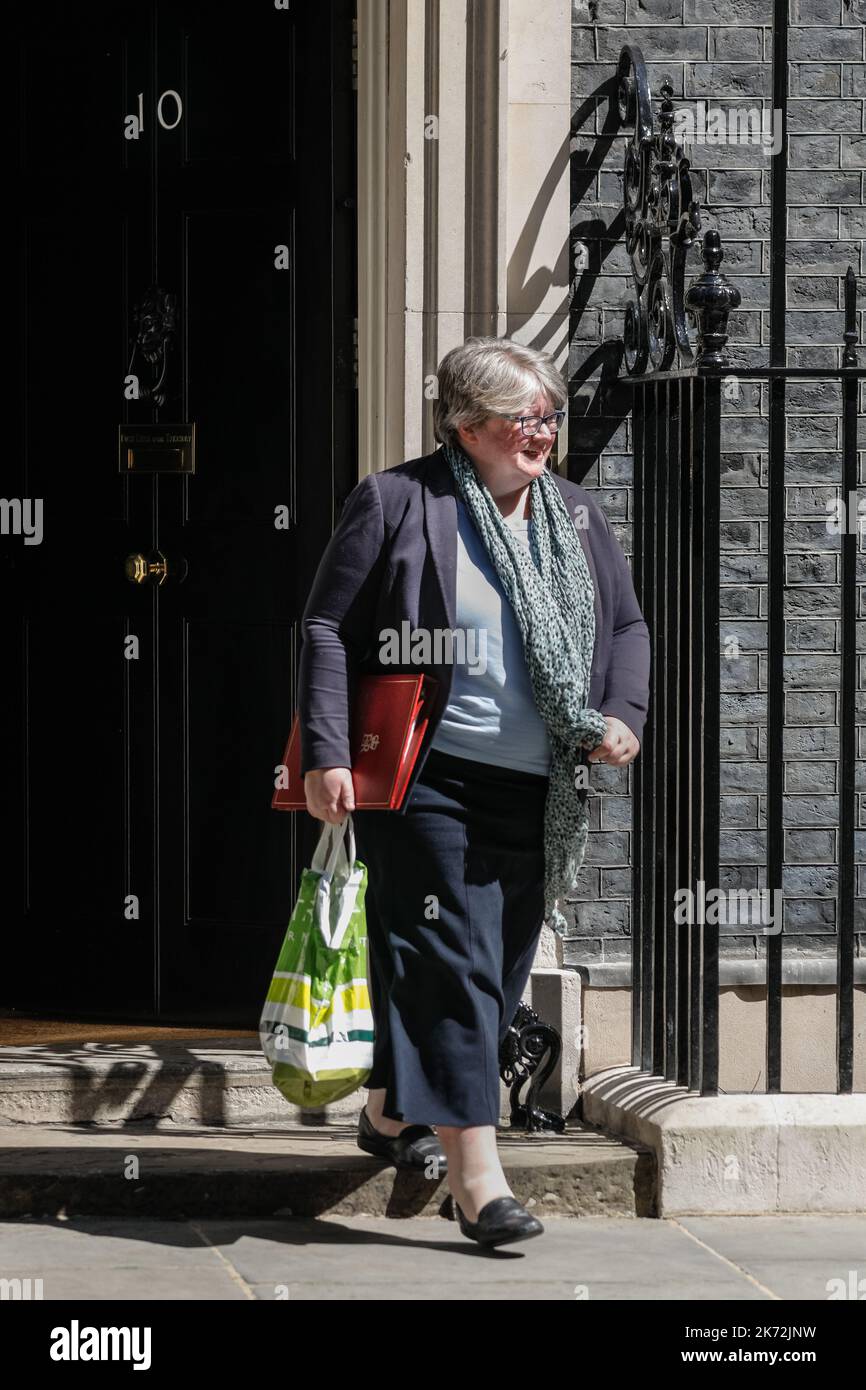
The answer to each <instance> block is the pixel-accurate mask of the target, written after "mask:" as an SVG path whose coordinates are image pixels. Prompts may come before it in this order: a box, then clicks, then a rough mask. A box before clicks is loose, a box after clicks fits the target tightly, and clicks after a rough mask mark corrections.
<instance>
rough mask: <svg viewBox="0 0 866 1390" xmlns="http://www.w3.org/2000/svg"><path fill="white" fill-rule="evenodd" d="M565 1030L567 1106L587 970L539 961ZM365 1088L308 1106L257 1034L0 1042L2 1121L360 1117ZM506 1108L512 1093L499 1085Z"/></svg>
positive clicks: (562, 1071) (544, 992) (532, 995)
mask: <svg viewBox="0 0 866 1390" xmlns="http://www.w3.org/2000/svg"><path fill="white" fill-rule="evenodd" d="M524 997H525V998H526V1002H527V1003H529V1004H531V1005H532V1007H534V1008H535V1009H536V1010H537V1011H538V1013H539V1014H540V1015H541V1017H542V1018H544V1019H545V1020H546V1021H547V1022H550V1023H552V1024H553V1025H554V1027H556V1028H557V1029H558V1030H559V1032H560V1034H561V1036H562V1044H563V1047H562V1056H561V1058H560V1060H559V1062H558V1063H557V1065H556V1068H555V1070H554V1071H553V1073H552V1075H551V1076H550V1078H549V1079H548V1082H547V1084H546V1086H545V1088H544V1090H543V1091H542V1092H541V1094H540V1096H539V1104H540V1105H542V1106H543V1107H545V1108H548V1109H551V1110H554V1111H556V1112H557V1113H559V1114H561V1115H564V1116H567V1115H569V1114H570V1113H573V1112H574V1111H575V1110H576V1107H577V1083H576V1080H575V1078H576V1076H577V1067H578V1054H577V1051H576V1047H575V1034H576V1029H577V1025H578V1023H579V1019H580V978H579V976H578V975H576V974H575V972H574V971H570V970H559V969H550V968H537V967H536V968H535V969H534V970H533V972H532V976H531V979H530V982H529V984H528V986H527V990H526V994H525V996H524ZM365 1099H366V1093H365V1092H364V1091H363V1090H358V1091H355V1092H353V1093H352V1094H351V1095H349V1096H346V1097H345V1098H344V1099H343V1100H341V1101H336V1102H335V1103H334V1104H333V1105H330V1106H328V1109H327V1112H324V1111H321V1112H312V1113H311V1112H309V1111H302V1110H300V1109H299V1108H298V1107H296V1106H293V1105H290V1104H289V1103H288V1101H286V1100H284V1099H283V1097H282V1096H281V1094H280V1092H279V1091H278V1090H277V1088H276V1087H275V1086H274V1084H273V1082H272V1080H271V1071H270V1066H269V1064H268V1061H267V1059H266V1057H265V1056H264V1054H263V1053H262V1051H261V1048H260V1047H259V1044H258V1038H257V1036H253V1037H247V1038H243V1037H241V1038H226V1037H214V1038H213V1039H208V1038H206V1037H203V1036H202V1037H198V1038H196V1039H195V1040H194V1041H191V1042H186V1041H180V1040H174V1039H172V1040H167V1041H154V1042H137V1043H106V1042H94V1043H62V1044H58V1043H54V1044H48V1043H43V1044H33V1045H29V1046H20V1047H0V1125H8V1124H12V1125H19V1124H89V1123H93V1122H98V1123H100V1124H106V1123H107V1124H114V1123H120V1122H122V1121H128V1120H150V1119H155V1120H157V1121H161V1120H166V1121H168V1122H169V1124H183V1125H196V1124H202V1125H216V1126H220V1127H234V1126H237V1127H239V1128H244V1129H246V1128H249V1126H251V1125H258V1126H276V1127H278V1128H280V1129H285V1128H286V1127H287V1126H290V1127H297V1128H306V1127H307V1126H308V1125H309V1124H310V1123H314V1124H328V1123H330V1122H331V1121H332V1120H334V1121H338V1122H339V1121H355V1122H356V1121H357V1118H358V1114H359V1113H360V1110H361V1107H362V1105H363V1104H364V1100H365ZM500 1102H501V1109H500V1116H501V1119H502V1121H503V1123H505V1124H507V1123H508V1112H509V1096H508V1090H507V1088H506V1087H505V1086H504V1085H502V1086H501V1088H500Z"/></svg>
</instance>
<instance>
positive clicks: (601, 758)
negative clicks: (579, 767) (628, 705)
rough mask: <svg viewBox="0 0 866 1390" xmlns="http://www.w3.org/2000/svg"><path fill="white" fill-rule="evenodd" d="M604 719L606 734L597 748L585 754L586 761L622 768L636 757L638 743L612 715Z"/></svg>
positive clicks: (630, 732)
mask: <svg viewBox="0 0 866 1390" xmlns="http://www.w3.org/2000/svg"><path fill="white" fill-rule="evenodd" d="M604 719H605V723H606V724H607V733H606V734H605V736H604V738H603V739H602V741H601V743H600V744H599V745H598V747H597V748H593V750H592V752H591V753H587V755H586V760H587V762H589V763H608V764H610V765H611V766H612V767H624V766H625V765H626V763H630V762H631V761H632V759H633V758H636V757H637V755H638V753H639V752H640V743H639V742H638V740H637V739H636V738H635V736H634V734H633V733H632V731H631V729H630V728H629V727H628V725H627V724H624V723H623V722H622V720H621V719H614V718H613V716H612V715H607V714H606V715H605V716H604Z"/></svg>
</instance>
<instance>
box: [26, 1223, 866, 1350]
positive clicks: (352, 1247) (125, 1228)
mask: <svg viewBox="0 0 866 1390" xmlns="http://www.w3.org/2000/svg"><path fill="white" fill-rule="evenodd" d="M540 1214H541V1215H542V1217H543V1220H544V1227H545V1229H544V1233H543V1234H542V1235H540V1236H538V1237H536V1238H534V1239H532V1240H528V1241H526V1242H524V1243H522V1244H519V1245H513V1246H510V1247H503V1248H501V1249H499V1250H496V1251H485V1250H483V1249H481V1248H479V1247H478V1246H477V1245H475V1244H474V1243H473V1242H471V1241H469V1240H467V1239H466V1238H465V1237H464V1236H462V1234H461V1233H460V1231H459V1228H458V1227H457V1225H456V1224H455V1223H454V1222H453V1221H452V1220H446V1219H443V1218H442V1217H440V1216H435V1217H432V1218H431V1217H429V1216H421V1217H408V1218H405V1219H400V1218H394V1217H382V1216H346V1215H343V1216H332V1215H328V1216H322V1217H318V1218H316V1219H309V1218H303V1219H297V1218H295V1219H292V1218H285V1217H284V1218H275V1219H271V1220H235V1221H228V1220H207V1219H206V1220H186V1221H182V1220H178V1221H163V1220H151V1219H146V1218H140V1219H132V1220H129V1219H114V1218H107V1217H88V1218H77V1219H53V1220H40V1219H37V1218H30V1219H28V1218H21V1219H18V1220H13V1221H3V1222H0V1280H2V1279H5V1280H14V1279H22V1280H25V1279H31V1280H41V1281H42V1284H41V1286H37V1285H36V1284H31V1286H30V1290H31V1292H30V1297H41V1298H43V1299H44V1300H46V1301H51V1300H66V1299H76V1300H77V1299H82V1300H95V1299H107V1300H117V1301H123V1300H145V1301H156V1300H177V1301H194V1300H213V1301H225V1300H229V1301H256V1300H286V1299H295V1300H302V1301H305V1302H306V1301H309V1300H314V1299H329V1300H334V1299H338V1300H351V1301H355V1300H358V1301H367V1300H371V1299H374V1300H377V1301H392V1300H394V1301H406V1300H409V1301H443V1302H457V1301H460V1300H472V1301H480V1300H482V1301H486V1300H493V1301H498V1300H501V1299H507V1300H509V1301H513V1300H515V1299H519V1300H520V1301H523V1300H531V1301H550V1300H555V1301H569V1302H575V1301H578V1302H584V1301H585V1302H590V1303H591V1302H604V1301H623V1302H630V1301H657V1302H664V1301H674V1300H678V1301H685V1302H692V1303H703V1302H716V1301H718V1302H731V1303H738V1302H739V1303H745V1302H776V1301H779V1300H783V1301H784V1300H789V1299H804V1300H815V1301H820V1302H827V1301H828V1300H831V1299H833V1300H836V1299H852V1298H854V1299H860V1300H863V1299H864V1298H866V1215H863V1216H859V1215H857V1216H823V1215H808V1216H766V1217H761V1216H751V1217H740V1216H735V1217H725V1216H713V1217H694V1218H682V1217H680V1218H677V1219H668V1220H656V1219H652V1218H635V1217H618V1216H609V1217H604V1216H601V1217H548V1216H546V1215H545V1213H544V1212H541V1213H540ZM2 1296H3V1297H9V1296H10V1295H9V1294H8V1293H4V1294H3V1295H2ZM852 1312H853V1310H852ZM790 1316H791V1315H787V1317H786V1318H785V1319H780V1315H779V1314H775V1315H773V1316H772V1318H771V1320H772V1321H773V1322H774V1323H778V1322H780V1320H781V1321H786V1320H787V1321H789V1320H790ZM798 1318H799V1320H803V1321H805V1322H807V1323H808V1320H809V1319H808V1316H807V1315H805V1314H803V1313H802V1312H801V1313H800V1314H799V1315H798ZM625 1349H626V1348H624V1350H625Z"/></svg>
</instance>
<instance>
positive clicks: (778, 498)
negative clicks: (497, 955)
mask: <svg viewBox="0 0 866 1390" xmlns="http://www.w3.org/2000/svg"><path fill="white" fill-rule="evenodd" d="M777 8H778V7H777ZM784 27H785V26H784V24H781V23H780V24H779V25H778V26H777V33H776V36H775V40H774V44H775V47H774V83H773V90H774V106H775V108H776V109H781V111H782V112H783V113H784V106H785V103H784V92H785V86H784V82H785V66H786V64H785V38H784ZM618 76H619V85H618V105H619V119H620V123H621V125H623V126H625V127H626V128H627V127H628V126H631V127H632V128H633V135H632V137H631V140H630V141H629V143H628V145H627V148H626V155H625V188H624V202H625V223H626V226H625V237H626V245H627V248H628V251H629V255H630V260H631V268H632V274H633V278H634V300H633V302H632V303H631V304H630V305H629V306H628V310H627V312H626V318H625V327H624V335H623V356H624V359H625V366H626V374H625V375H624V376H622V377H620V379H619V384H622V382H623V381H626V382H628V383H629V385H630V387H631V389H632V393H633V394H632V424H633V452H634V560H633V565H634V577H635V585H636V589H637V592H638V597H639V600H640V602H641V607H642V610H643V612H644V615H645V617H646V620H647V623H648V626H649V628H650V631H651V637H652V692H651V702H650V711H649V718H648V721H647V725H646V729H645V734H644V741H643V745H642V750H641V756H640V758H638V759H637V761H636V762H635V764H634V784H633V786H634V837H633V841H634V854H633V861H632V865H633V874H634V880H633V913H632V921H633V932H632V934H633V946H632V949H633V957H632V969H633V976H632V979H633V1031H632V1061H633V1064H634V1065H636V1066H639V1067H640V1068H641V1069H642V1070H645V1071H647V1072H650V1073H654V1074H657V1075H660V1076H664V1077H666V1078H667V1079H669V1080H671V1081H675V1082H677V1083H678V1084H680V1085H683V1086H686V1087H688V1088H690V1089H694V1090H699V1091H700V1092H701V1093H702V1094H705V1095H708V1094H715V1093H717V1091H718V1088H719V943H720V933H721V931H722V930H730V929H731V926H732V923H731V922H730V920H729V921H728V922H727V924H723V926H722V927H720V925H719V924H718V923H715V922H713V921H712V914H711V913H709V914H708V913H706V912H704V911H702V908H701V904H702V892H703V894H705V895H706V894H710V893H711V891H713V892H714V891H715V890H717V889H718V888H719V886H720V770H721V733H722V728H721V723H720V700H721V696H722V690H721V649H720V643H721V629H720V539H721V536H720V506H721V497H722V453H723V451H724V450H725V448H726V445H725V440H724V438H723V433H722V430H723V424H724V423H725V421H727V420H728V419H729V418H730V417H729V416H728V415H723V410H722V405H723V391H724V392H725V393H730V392H731V391H732V390H733V392H734V393H736V392H737V391H743V390H744V389H746V388H748V386H749V384H750V383H751V384H755V383H758V384H760V383H767V384H768V385H767V388H766V391H767V396H768V401H767V464H768V474H767V517H766V526H767V543H768V551H767V607H766V611H765V615H762V616H766V620H767V630H768V642H767V678H766V717H765V718H763V719H762V718H756V719H755V721H754V722H755V723H763V724H764V725H765V728H766V765H767V766H766V797H765V804H766V820H765V826H766V865H765V870H764V875H765V885H764V888H765V892H766V893H768V894H770V895H772V894H773V893H774V891H775V890H779V898H780V899H781V888H782V870H783V859H784V839H783V795H784V790H785V788H784V772H785V762H784V757H783V735H784V732H785V718H786V714H785V696H786V681H785V619H786V616H788V614H787V612H786V608H785V596H786V592H787V590H786V572H785V564H786V550H785V534H784V531H785V489H786V477H785V445H786V439H785V426H786V402H787V393H788V389H789V385H790V383H792V382H795V381H799V380H802V379H806V378H808V379H812V380H820V381H825V382H833V383H839V386H838V390H839V391H840V393H841V407H842V408H841V420H842V429H841V448H840V450H839V452H840V455H841V468H840V470H839V473H838V475H837V476H834V477H827V478H826V482H827V484H828V492H829V490H830V489H832V488H833V487H839V488H840V490H841V496H842V499H844V501H845V503H849V502H851V501H852V500H854V498H855V495H856V488H857V381H858V379H859V378H862V377H863V376H866V369H864V368H863V367H862V366H858V362H857V332H856V322H857V320H856V288H857V287H856V280H855V277H854V272H853V270H852V269H851V268H850V267H849V268H848V273H847V275H846V276H845V280H844V286H845V294H844V299H845V319H844V321H845V329H844V347H843V348H842V351H841V360H840V363H839V365H838V366H831V367H827V366H821V367H819V366H815V367H811V366H802V365H800V366H788V365H786V351H785V236H786V228H785V193H784V188H785V167H786V164H785V162H786V158H787V133H786V132H785V133H784V135H783V139H782V142H781V148H780V149H779V151H778V153H775V154H774V155H773V161H772V176H773V185H772V186H773V194H772V198H771V208H772V230H771V247H772V268H771V276H770V315H769V319H770V327H771V339H772V341H771V347H770V351H769V354H768V356H769V361H768V363H767V364H766V365H755V364H754V363H752V364H746V365H737V364H735V363H733V362H732V361H730V360H729V359H728V357H727V356H726V345H727V338H728V318H729V314H730V313H731V311H732V310H736V309H737V308H738V307H739V305H740V300H741V296H740V293H739V291H738V290H737V289H736V288H735V287H734V286H732V285H731V284H730V283H729V282H728V280H727V278H726V277H725V275H724V273H723V272H722V270H721V268H720V267H721V261H722V245H721V240H720V237H719V234H718V232H716V231H707V232H706V233H705V234H704V236H703V242H702V258H703V265H704V269H703V272H702V273H700V274H698V275H697V276H696V277H695V278H694V279H693V280H692V282H691V284H690V285H689V286H688V288H686V287H685V269H686V260H687V256H688V253H689V251H690V249H691V248H692V246H693V245H694V244H695V242H696V239H697V237H698V233H699V231H700V227H701V218H700V209H699V207H698V204H697V203H696V201H695V199H694V197H693V194H692V183H691V177H690V173H689V162H688V160H687V159H686V158H685V157H684V152H683V148H682V146H681V145H680V144H678V143H677V141H676V139H675V137H674V123H675V121H674V108H673V104H672V102H671V99H670V98H671V95H672V88H671V87H670V85H669V84H667V83H666V84H664V85H663V86H662V89H661V91H662V97H663V101H662V103H661V109H660V113H659V121H658V127H657V128H654V124H653V116H652V104H651V97H650V90H649V85H648V81H647V74H646V68H645V65H644V61H643V57H642V55H641V52H640V50H639V49H638V48H636V47H634V46H633V45H627V46H626V47H624V48H623V50H622V53H621V56H620V63H619V73H618ZM730 447H731V446H730V445H728V446H727V448H730ZM822 481H823V480H822ZM857 534H858V532H857V524H856V521H854V522H852V523H851V524H850V525H849V529H847V530H842V532H841V534H840V547H841V574H840V591H841V618H840V623H841V637H840V648H839V650H840V659H841V682H840V687H839V696H838V698H839V713H838V723H839V729H840V743H839V756H838V779H837V790H838V798H839V820H838V837H837V846H838V852H837V863H836V868H837V872H838V883H837V892H836V905H837V913H836V965H837V969H836V998H837V1019H836V1043H837V1047H836V1073H837V1090H838V1091H839V1092H849V1091H851V1090H852V1082H853V1039H854V1027H853V1009H854V958H855V922H854V898H855V877H854V875H855V861H854V837H855V827H856V814H855V811H856V807H855V760H856V757H857V747H856V734H857V725H856V710H855V688H856V663H857V651H856V638H855V624H856V618H857V612H856V583H855V564H856V554H857ZM753 582H755V581H753ZM754 756H755V758H756V759H757V757H758V756H759V755H758V753H757V752H755V754H754ZM749 867H750V869H756V870H757V867H758V866H755V865H750V866H749ZM756 881H757V880H756ZM684 890H685V893H684ZM687 895H690V899H689V897H688V896H687ZM722 896H723V897H725V898H726V900H727V904H728V916H729V918H730V903H731V894H730V891H728V892H727V893H726V894H724V895H722ZM746 896H747V897H748V896H749V895H746ZM683 897H686V902H685V904H684V903H683V901H682V899H683ZM769 900H770V901H774V899H773V898H772V897H770V899H769ZM689 901H690V902H691V907H692V912H691V914H684V913H683V908H684V907H687V906H688V903H689ZM766 901H767V899H766V898H764V900H763V903H766ZM740 903H741V904H743V905H745V900H744V898H743V897H742V896H741V898H740ZM754 903H755V900H754V897H753V898H752V900H751V902H750V903H749V906H750V907H751V908H753V907H754ZM678 907H679V908H680V912H679V913H678V911H677V909H678ZM683 915H690V916H691V918H692V920H686V921H683V920H682V916H683ZM780 916H781V914H780ZM752 921H753V923H754V917H753V918H752ZM737 926H738V924H737V922H736V920H735V922H734V924H733V927H734V930H733V934H734V935H737V936H742V935H745V934H751V935H753V936H754V935H755V934H756V929H755V925H754V924H753V925H751V926H748V925H746V926H744V925H742V924H739V929H737ZM781 928H782V922H781V920H776V921H773V922H772V923H770V922H768V921H766V920H765V918H764V917H763V916H762V917H761V918H760V919H759V922H758V932H757V935H758V936H759V937H760V938H762V939H765V941H766V948H765V964H766V985H767V1027H766V1039H767V1041H766V1077H767V1090H768V1091H779V1090H781V1079H782V964H783V952H784V950H785V937H784V934H783V932H782V930H781Z"/></svg>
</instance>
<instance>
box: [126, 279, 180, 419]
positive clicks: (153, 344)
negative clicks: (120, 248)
mask: <svg viewBox="0 0 866 1390" xmlns="http://www.w3.org/2000/svg"><path fill="white" fill-rule="evenodd" d="M177 321H178V313H177V296H176V295H173V294H169V293H168V292H167V291H166V290H163V289H160V287H159V285H151V286H150V288H149V289H148V290H147V291H146V293H145V295H144V297H143V298H142V300H141V302H140V303H138V304H136V306H135V308H134V309H133V322H134V323H135V338H134V339H133V344H132V356H131V357H130V359H129V367H128V368H127V372H126V383H127V396H128V398H129V399H133V400H139V401H152V402H153V404H154V405H155V406H161V405H164V404H165V399H166V394H167V393H166V372H167V367H168V354H169V350H170V348H171V346H172V344H173V343H174V340H175V336H176V333H177ZM136 358H140V359H141V368H140V369H139V371H137V372H136V370H135V363H136ZM130 391H134V394H133V395H130Z"/></svg>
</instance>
